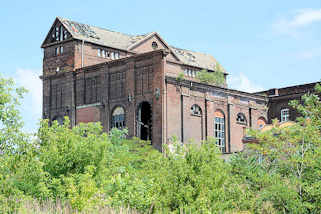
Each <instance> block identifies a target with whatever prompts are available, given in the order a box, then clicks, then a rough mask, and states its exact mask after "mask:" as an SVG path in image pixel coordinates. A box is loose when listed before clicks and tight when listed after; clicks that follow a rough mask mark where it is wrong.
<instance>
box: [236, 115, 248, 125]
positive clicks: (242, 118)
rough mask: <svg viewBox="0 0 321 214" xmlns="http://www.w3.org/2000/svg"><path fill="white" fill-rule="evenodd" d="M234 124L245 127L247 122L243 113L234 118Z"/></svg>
mask: <svg viewBox="0 0 321 214" xmlns="http://www.w3.org/2000/svg"><path fill="white" fill-rule="evenodd" d="M236 122H237V123H239V124H243V125H246V124H247V121H246V117H245V115H244V114H243V113H238V114H237V117H236Z"/></svg>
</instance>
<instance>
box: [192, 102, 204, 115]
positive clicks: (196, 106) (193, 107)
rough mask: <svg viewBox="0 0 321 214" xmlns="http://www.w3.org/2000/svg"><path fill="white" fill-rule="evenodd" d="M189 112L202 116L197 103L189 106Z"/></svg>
mask: <svg viewBox="0 0 321 214" xmlns="http://www.w3.org/2000/svg"><path fill="white" fill-rule="evenodd" d="M191 113H192V114H193V115H198V116H202V114H203V111H202V108H201V107H200V106H199V105H197V104H193V105H192V106H191Z"/></svg>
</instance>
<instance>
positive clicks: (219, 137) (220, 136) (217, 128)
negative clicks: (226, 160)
mask: <svg viewBox="0 0 321 214" xmlns="http://www.w3.org/2000/svg"><path fill="white" fill-rule="evenodd" d="M214 137H215V139H216V144H217V145H218V146H219V147H220V148H221V151H222V152H225V151H226V149H225V116H224V114H223V112H222V111H216V112H215V113H214Z"/></svg>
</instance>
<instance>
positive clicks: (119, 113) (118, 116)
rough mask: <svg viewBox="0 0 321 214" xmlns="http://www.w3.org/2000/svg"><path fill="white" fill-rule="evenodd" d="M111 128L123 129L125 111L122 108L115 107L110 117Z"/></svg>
mask: <svg viewBox="0 0 321 214" xmlns="http://www.w3.org/2000/svg"><path fill="white" fill-rule="evenodd" d="M111 128H117V129H123V128H125V111H124V108H123V107H120V106H118V107H116V108H115V109H114V111H113V113H112V115H111Z"/></svg>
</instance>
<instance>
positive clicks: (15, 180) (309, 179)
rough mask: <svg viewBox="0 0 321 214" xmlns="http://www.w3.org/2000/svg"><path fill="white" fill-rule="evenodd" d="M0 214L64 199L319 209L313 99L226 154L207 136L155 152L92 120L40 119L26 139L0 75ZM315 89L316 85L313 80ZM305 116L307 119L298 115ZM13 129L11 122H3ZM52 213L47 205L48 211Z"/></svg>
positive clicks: (161, 209)
mask: <svg viewBox="0 0 321 214" xmlns="http://www.w3.org/2000/svg"><path fill="white" fill-rule="evenodd" d="M0 84H1V85H0V102H1V103H0V105H1V108H0V120H1V125H0V127H1V141H0V146H1V147H0V148H1V155H0V212H2V213H15V212H20V213H28V212H23V211H21V210H23V209H24V207H26V203H28V201H33V200H37V201H38V202H37V203H39V204H41V203H43V202H49V203H55V202H56V201H57V200H58V201H61V203H62V204H69V205H70V206H71V207H72V209H74V211H75V210H79V211H82V212H87V213H95V212H97V210H99V209H103V208H106V207H113V208H119V207H130V208H132V209H133V210H137V211H138V212H141V213H300V214H301V213H320V212H321V135H320V131H321V126H320V117H321V103H320V100H319V98H318V97H317V96H315V95H306V96H304V98H303V101H304V103H305V104H304V105H299V103H295V102H293V104H292V105H293V106H294V107H296V108H297V109H298V110H299V111H300V112H302V114H303V116H304V117H302V118H300V119H299V120H298V122H297V124H296V125H294V126H292V127H288V128H283V129H280V128H277V127H276V128H274V129H272V130H271V131H269V132H265V133H260V132H256V131H253V130H251V131H250V132H249V133H250V134H251V135H253V136H255V137H256V138H257V139H259V141H260V144H257V145H253V146H251V148H250V149H248V150H247V152H244V153H242V154H237V155H234V156H233V157H232V158H231V159H230V160H229V161H227V162H226V161H224V160H223V159H221V158H220V152H219V150H218V148H217V147H216V146H215V143H214V141H211V140H209V141H208V142H203V143H202V146H200V147H195V146H193V145H185V146H181V145H180V144H179V143H178V142H177V144H175V145H176V146H175V149H174V152H173V151H172V152H169V151H168V149H167V148H165V152H164V153H163V154H161V153H159V152H158V151H156V150H154V149H153V148H151V147H150V146H149V145H147V144H146V143H145V142H143V141H140V140H139V139H130V140H128V139H126V138H125V137H126V134H127V131H126V130H117V129H113V130H112V131H111V132H110V133H108V134H107V133H104V132H103V131H102V127H101V125H100V124H98V123H97V124H81V125H79V126H77V127H74V128H72V129H70V128H69V121H68V118H66V120H65V124H64V125H63V126H60V125H58V124H57V123H56V122H54V123H53V125H52V126H50V127H49V126H48V121H46V120H44V121H42V122H41V124H40V129H39V131H38V132H37V133H36V137H33V138H30V137H28V136H27V135H26V134H24V133H23V132H22V131H21V127H22V126H21V125H20V124H21V122H20V118H19V114H18V112H17V110H16V106H17V101H18V100H17V99H13V98H12V97H15V96H16V95H15V94H16V93H13V92H15V91H16V92H18V94H17V95H18V96H20V95H21V92H22V91H23V90H22V89H18V90H15V89H14V88H13V83H12V81H8V80H5V79H0ZM317 90H319V92H321V89H320V86H318V87H317ZM305 118H308V119H305ZM13 126H14V127H13ZM53 212H55V211H53Z"/></svg>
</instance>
